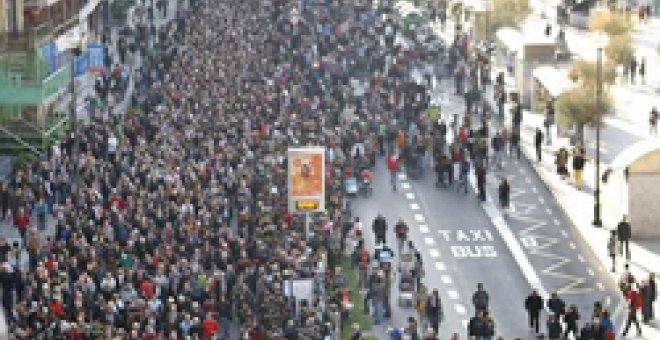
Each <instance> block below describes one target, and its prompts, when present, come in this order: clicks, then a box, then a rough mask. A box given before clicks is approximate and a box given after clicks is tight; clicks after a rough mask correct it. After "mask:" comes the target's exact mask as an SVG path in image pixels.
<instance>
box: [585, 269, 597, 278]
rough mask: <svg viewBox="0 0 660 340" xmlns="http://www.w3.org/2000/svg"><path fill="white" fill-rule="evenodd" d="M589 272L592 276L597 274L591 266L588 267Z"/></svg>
mask: <svg viewBox="0 0 660 340" xmlns="http://www.w3.org/2000/svg"><path fill="white" fill-rule="evenodd" d="M587 273H589V275H591V276H595V275H596V273H594V271H593V270H592V269H591V268H589V269H587Z"/></svg>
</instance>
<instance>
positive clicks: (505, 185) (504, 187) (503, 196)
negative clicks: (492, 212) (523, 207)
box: [498, 177, 511, 210]
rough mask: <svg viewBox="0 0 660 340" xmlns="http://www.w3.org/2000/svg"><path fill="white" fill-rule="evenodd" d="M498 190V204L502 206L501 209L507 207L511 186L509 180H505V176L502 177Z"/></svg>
mask: <svg viewBox="0 0 660 340" xmlns="http://www.w3.org/2000/svg"><path fill="white" fill-rule="evenodd" d="M498 191H499V198H500V206H501V207H502V210H506V209H509V204H510V201H511V199H510V198H511V187H510V186H509V180H507V179H506V177H502V180H501V181H500V186H499V188H498Z"/></svg>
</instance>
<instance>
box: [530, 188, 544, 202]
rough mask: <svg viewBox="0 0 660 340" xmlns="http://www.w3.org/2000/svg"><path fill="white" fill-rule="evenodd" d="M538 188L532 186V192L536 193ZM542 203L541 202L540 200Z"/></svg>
mask: <svg viewBox="0 0 660 340" xmlns="http://www.w3.org/2000/svg"><path fill="white" fill-rule="evenodd" d="M537 192H538V190H536V187H532V193H537ZM541 200H543V198H541V197H539V201H541ZM541 203H543V202H541Z"/></svg>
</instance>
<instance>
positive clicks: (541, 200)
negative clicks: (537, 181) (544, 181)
mask: <svg viewBox="0 0 660 340" xmlns="http://www.w3.org/2000/svg"><path fill="white" fill-rule="evenodd" d="M539 203H541V204H543V203H545V200H544V199H543V197H541V196H539Z"/></svg>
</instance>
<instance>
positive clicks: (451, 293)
mask: <svg viewBox="0 0 660 340" xmlns="http://www.w3.org/2000/svg"><path fill="white" fill-rule="evenodd" d="M447 295H449V297H450V298H452V299H454V300H458V292H457V291H455V290H450V291H448V292H447Z"/></svg>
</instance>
